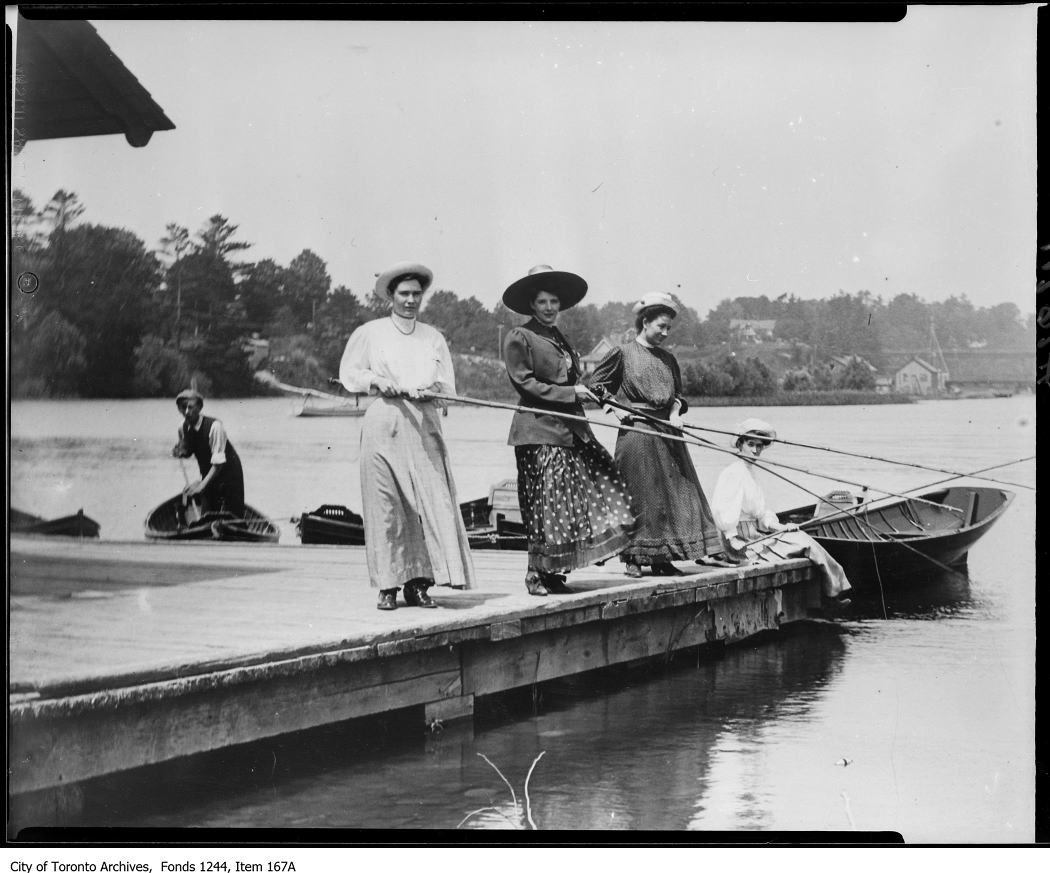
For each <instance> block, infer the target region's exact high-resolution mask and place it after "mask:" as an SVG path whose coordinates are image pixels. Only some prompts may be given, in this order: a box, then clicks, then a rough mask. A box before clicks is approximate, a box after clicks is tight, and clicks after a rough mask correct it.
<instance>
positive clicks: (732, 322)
mask: <svg viewBox="0 0 1050 873" xmlns="http://www.w3.org/2000/svg"><path fill="white" fill-rule="evenodd" d="M776 326H777V322H776V319H775V318H769V319H757V318H731V319H729V336H730V338H731V339H733V340H736V341H737V342H744V343H764V342H771V341H772V339H773V329H774V328H775V327H776Z"/></svg>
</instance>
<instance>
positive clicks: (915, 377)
mask: <svg viewBox="0 0 1050 873" xmlns="http://www.w3.org/2000/svg"><path fill="white" fill-rule="evenodd" d="M947 378H948V374H947V373H946V372H944V371H943V370H938V369H937V368H936V367H935V366H933V364H930V363H927V362H926V361H924V360H923V359H922V358H920V357H918V356H916V355H912V356H911V358H910V359H909V360H908V362H907V363H905V364H904V365H903V366H901V367H898V368H897V369H896V371H895V372H894V374H893V389H894V391H896V392H897V393H899V394H941V393H943V392H944V391H945V390H947V389H946V385H945V383H946V382H947Z"/></svg>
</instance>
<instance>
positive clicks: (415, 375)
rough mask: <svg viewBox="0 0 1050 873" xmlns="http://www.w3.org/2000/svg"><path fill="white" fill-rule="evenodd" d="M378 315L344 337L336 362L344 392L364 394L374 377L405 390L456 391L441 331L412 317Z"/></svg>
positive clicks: (454, 379) (449, 358) (446, 347)
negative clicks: (402, 327)
mask: <svg viewBox="0 0 1050 873" xmlns="http://www.w3.org/2000/svg"><path fill="white" fill-rule="evenodd" d="M396 317H397V316H391V317H390V318H377V319H375V320H374V321H369V322H367V323H365V324H362V325H361V326H360V327H359V328H358V329H357V330H355V331H354V332H353V333H352V334H351V335H350V339H349V340H347V343H346V349H345V350H344V351H343V358H342V360H341V361H340V363H339V381H340V382H342V383H343V386H344V387H345V388H346V390H347V391H350V392H352V393H355V394H367V393H368V391H369V389H371V388H372V386H373V385H374V384H375V379H376V378H383V379H389V380H390V381H392V382H394V383H395V384H396V385H398V386H399V387H401V388H403V389H405V390H407V391H416V390H419V389H421V388H432V389H433V390H436V391H440V392H441V393H443V394H455V393H456V377H455V374H454V373H453V370H452V355H451V354H450V353H449V350H448V344H447V343H446V342H445V338H444V337H443V336H442V335H441V332H440V331H439V330H438V329H437V328H435V327H432V326H431V325H429V324H424V323H423V322H421V321H418V320H415V319H404V318H401V319H398V324H400V325H403V326H405V328H406V329H410V330H411V332H410V333H408V334H406V333H404V332H403V330H400V329H398V326H397V325H395V324H394V321H393V319H394V318H396Z"/></svg>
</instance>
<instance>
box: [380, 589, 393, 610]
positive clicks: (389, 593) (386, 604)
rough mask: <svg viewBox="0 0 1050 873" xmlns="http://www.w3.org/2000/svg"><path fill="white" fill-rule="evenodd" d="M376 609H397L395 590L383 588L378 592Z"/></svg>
mask: <svg viewBox="0 0 1050 873" xmlns="http://www.w3.org/2000/svg"><path fill="white" fill-rule="evenodd" d="M376 609H384V610H387V609H397V589H396V588H384V589H382V590H381V591H380V592H379V603H377V604H376Z"/></svg>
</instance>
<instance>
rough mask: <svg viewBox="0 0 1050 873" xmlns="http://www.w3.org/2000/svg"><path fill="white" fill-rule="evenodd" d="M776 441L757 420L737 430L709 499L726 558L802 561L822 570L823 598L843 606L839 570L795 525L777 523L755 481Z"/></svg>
mask: <svg viewBox="0 0 1050 873" xmlns="http://www.w3.org/2000/svg"><path fill="white" fill-rule="evenodd" d="M776 438H777V432H776V431H775V430H773V428H772V427H770V426H769V425H768V424H766V422H764V421H762V420H761V419H759V418H749V419H746V420H745V421H742V422H741V423H740V424H738V425H737V427H736V430H735V437H734V442H733V445H734V447H735V448H736V450H737V452H738V457H737V459H736V460H734V461H733V462H732V463H731V464H730V465H729V466H728V467H726V468H725V469H724V470H723V471H722V473H721V474H720V475H719V477H718V482H717V484H716V485H715V490H714V494H713V495H712V497H711V512H712V514H713V515H714V517H715V524H716V525H718V529H719V530H720V531H722V534H723V536H725V539H726V542H727V543H728V544H729V547H730V549H731V552H730V554H731V556H733V557H736V558H737V559H738V560H741V561H759V562H772V561H778V560H783V559H785V558H797V557H807V558H809V559H810V560H811V561H813V563H814V564H816V565H817V567H818V568H819V569H820V571H821V576H822V579H823V593H824V596H825V597H829V598H832V599H835V600H839V601H845V600H846V594H847V592H849V590H850V588H851V587H852V586H850V583H849V580H848V579H847V578H846V573H845V571H844V570H843V569H842V565H841V564H839V562H838V561H836V560H835V559H834V558H833V557H831V555H829V554H828V553H827V551H826V550H825V549H824V547H823V546H821V545H820V543H818V542H817V541H816V540H814V539H813V537H811V536H810V535H809V534H807V533H805V532H804V531H800V530H799V529H798V525H797V524H781V523H780V520H779V519H778V518H777V515H776V513H775V512H773V511H772V510H771V509H770V508H769V507H768V506H767V505H766V496H765V494H764V493H763V491H762V488H761V487H760V486H759V484H758V483H757V482H756V481H755V477H754V474H753V472H752V468H753V466H754V464H755V461H757V460H758V458H759V456H760V455H761V454H762V452H763V451H764V450H765V449H766V448H768V447H769V445H770V444H771V443H772V441H773V440H775V439H776ZM770 534H774V536H770Z"/></svg>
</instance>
